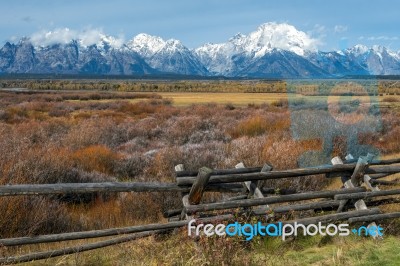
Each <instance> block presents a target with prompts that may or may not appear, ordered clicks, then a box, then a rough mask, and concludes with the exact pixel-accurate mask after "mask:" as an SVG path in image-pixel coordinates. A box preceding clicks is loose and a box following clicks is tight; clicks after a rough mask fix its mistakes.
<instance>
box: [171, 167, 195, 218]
mask: <svg viewBox="0 0 400 266" xmlns="http://www.w3.org/2000/svg"><path fill="white" fill-rule="evenodd" d="M180 171H185V166H184V165H183V164H178V165H175V172H180ZM181 196H182V204H183V210H182V212H181V216H180V220H184V219H186V220H191V219H193V216H188V215H187V214H186V207H188V206H190V204H189V200H188V197H189V195H188V194H187V193H181Z"/></svg>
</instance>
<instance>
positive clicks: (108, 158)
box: [71, 145, 120, 174]
mask: <svg viewBox="0 0 400 266" xmlns="http://www.w3.org/2000/svg"><path fill="white" fill-rule="evenodd" d="M71 158H72V160H73V161H74V162H75V164H76V165H77V166H78V167H79V168H81V169H83V170H85V171H88V172H93V171H96V172H100V173H105V174H113V173H114V167H115V165H116V163H117V161H118V160H119V158H120V156H119V155H118V154H117V153H115V152H113V151H111V150H110V149H109V148H107V147H105V146H102V145H95V146H89V147H87V148H83V149H80V150H77V151H75V152H74V153H73V154H72V157H71Z"/></svg>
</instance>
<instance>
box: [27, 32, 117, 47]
mask: <svg viewBox="0 0 400 266" xmlns="http://www.w3.org/2000/svg"><path fill="white" fill-rule="evenodd" d="M30 39H31V41H32V43H33V44H34V45H36V46H47V45H51V44H56V43H60V44H67V43H69V42H71V41H72V40H78V41H79V42H80V44H81V45H83V46H89V45H93V44H98V43H99V42H100V41H101V40H106V41H107V42H109V44H110V45H111V46H113V47H120V46H122V44H123V43H124V39H123V37H121V36H120V37H118V38H115V37H112V36H107V35H105V34H104V33H103V30H102V29H92V28H87V29H84V30H80V31H77V30H72V29H69V28H58V29H54V30H51V31H46V30H42V31H39V32H36V33H34V34H32V35H31V37H30Z"/></svg>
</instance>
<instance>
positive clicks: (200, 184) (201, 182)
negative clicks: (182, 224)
mask: <svg viewBox="0 0 400 266" xmlns="http://www.w3.org/2000/svg"><path fill="white" fill-rule="evenodd" d="M211 173H212V169H210V168H207V167H202V168H200V169H199V173H198V174H197V178H196V181H194V183H193V185H192V188H191V189H190V192H189V197H188V200H189V204H192V205H196V204H199V203H200V200H201V197H202V196H203V192H204V190H205V188H206V186H207V183H208V180H209V179H210V176H211Z"/></svg>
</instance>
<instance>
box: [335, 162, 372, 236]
mask: <svg viewBox="0 0 400 266" xmlns="http://www.w3.org/2000/svg"><path fill="white" fill-rule="evenodd" d="M352 159H354V157H353V156H352V155H351V154H348V155H347V156H346V160H352ZM331 162H332V164H333V165H338V164H343V161H342V159H340V157H338V156H337V157H335V158H333V159H332V160H331ZM367 168H368V161H367V160H366V159H364V158H359V159H358V161H357V165H356V167H355V169H354V172H353V174H352V175H351V177H350V178H348V180H346V177H342V181H344V184H343V185H344V187H345V188H355V187H359V186H360V180H362V179H363V176H364V173H365V170H366V169H367ZM345 180H346V181H345ZM347 202H348V200H346V199H344V200H341V201H340V204H339V208H338V210H337V211H338V212H342V210H343V208H344V206H345V205H346V203H347ZM354 207H355V208H356V210H358V211H360V210H367V209H368V207H367V205H366V204H365V201H364V200H363V199H359V200H357V201H356V202H355V203H354ZM372 226H375V227H376V223H375V222H372V223H370V224H369V225H368V228H370V227H372ZM373 238H380V236H378V235H375V236H373Z"/></svg>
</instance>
